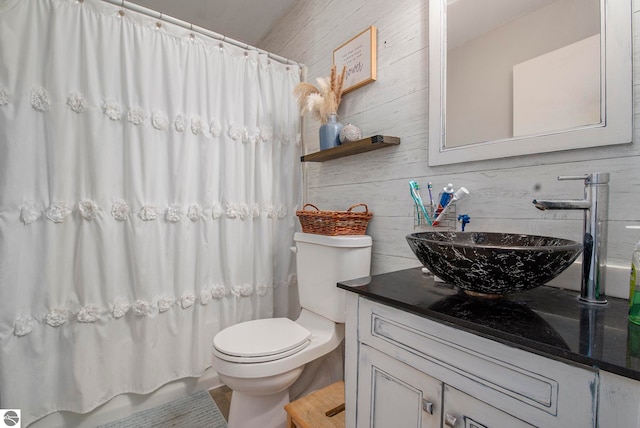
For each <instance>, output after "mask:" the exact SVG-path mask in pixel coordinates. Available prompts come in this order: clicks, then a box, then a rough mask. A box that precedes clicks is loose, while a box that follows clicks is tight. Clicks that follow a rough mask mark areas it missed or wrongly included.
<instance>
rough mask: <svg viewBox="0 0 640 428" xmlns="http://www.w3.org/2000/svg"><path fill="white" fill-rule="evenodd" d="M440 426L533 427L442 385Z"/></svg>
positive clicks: (456, 427) (479, 427)
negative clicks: (441, 419) (441, 418)
mask: <svg viewBox="0 0 640 428" xmlns="http://www.w3.org/2000/svg"><path fill="white" fill-rule="evenodd" d="M443 403H444V404H443V410H442V413H443V415H444V416H443V421H442V426H443V427H448V428H506V427H508V428H520V427H533V425H529V424H528V423H526V422H524V421H522V420H520V419H517V418H515V417H513V416H511V415H509V414H507V413H505V412H503V411H501V410H498V409H496V408H495V407H492V406H490V405H489V404H487V403H484V402H482V401H480V400H477V399H475V398H473V397H472V396H470V395H467V394H465V393H463V392H460V391H458V390H457V389H455V388H452V387H451V386H449V385H444V398H443Z"/></svg>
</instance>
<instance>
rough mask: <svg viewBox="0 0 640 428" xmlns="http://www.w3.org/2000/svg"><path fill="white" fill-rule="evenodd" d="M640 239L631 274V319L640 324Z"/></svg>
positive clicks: (632, 259) (632, 257)
mask: <svg viewBox="0 0 640 428" xmlns="http://www.w3.org/2000/svg"><path fill="white" fill-rule="evenodd" d="M639 280H640V241H638V242H637V243H636V247H635V250H634V251H633V254H632V255H631V275H630V276H629V321H631V322H632V323H634V324H638V325H640V283H639V282H638V281H639Z"/></svg>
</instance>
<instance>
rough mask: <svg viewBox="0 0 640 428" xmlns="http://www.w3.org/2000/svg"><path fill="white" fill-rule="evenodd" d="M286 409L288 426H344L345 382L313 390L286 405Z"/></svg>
mask: <svg viewBox="0 0 640 428" xmlns="http://www.w3.org/2000/svg"><path fill="white" fill-rule="evenodd" d="M284 409H285V410H286V411H287V428H323V427H327V428H344V382H336V383H333V384H331V385H329V386H327V387H326V388H322V389H321V390H319V391H315V392H312V393H311V394H309V395H307V396H305V397H302V398H300V399H298V400H296V401H293V402H291V403H289V404H287V405H285V406H284ZM327 413H329V414H332V413H333V414H334V415H333V416H328V415H327Z"/></svg>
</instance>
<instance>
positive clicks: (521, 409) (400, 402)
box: [345, 293, 599, 428]
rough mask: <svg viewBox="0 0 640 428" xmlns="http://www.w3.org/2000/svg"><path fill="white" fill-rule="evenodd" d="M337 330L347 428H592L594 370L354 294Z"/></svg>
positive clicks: (593, 416)
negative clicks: (341, 340) (342, 332)
mask: <svg viewBox="0 0 640 428" xmlns="http://www.w3.org/2000/svg"><path fill="white" fill-rule="evenodd" d="M346 329H347V337H346V368H347V370H346V379H345V380H346V383H345V385H346V386H345V388H346V394H347V397H348V399H347V415H346V417H347V420H346V421H347V426H349V427H385V428H387V427H390V428H404V427H454V428H463V427H464V428H483V427H484V428H489V427H491V428H501V427H505V428H517V427H530V426H536V427H545V428H547V427H549V428H550V427H562V428H567V427H580V428H583V427H595V426H596V425H597V423H596V413H597V412H596V408H597V404H598V397H597V395H598V391H599V385H598V379H599V378H598V372H597V371H596V370H590V369H586V368H583V367H578V366H575V365H571V364H567V363H563V362H560V361H557V360H553V359H549V358H545V357H542V356H540V355H537V354H533V353H530V352H527V351H524V350H521V349H517V348H514V347H510V346H506V345H504V344H502V343H499V342H496V341H493V340H489V339H486V338H484V337H481V336H479V335H476V334H472V333H469V332H466V331H463V330H461V329H459V328H455V327H453V326H451V325H447V324H446V323H445V322H437V321H433V320H431V319H427V318H425V317H421V316H418V315H414V314H412V313H409V312H405V311H403V310H401V309H397V308H393V307H391V306H387V305H383V304H380V303H377V302H374V301H372V300H369V299H367V298H366V297H363V296H360V295H358V294H354V293H347V324H346ZM354 404H355V405H354Z"/></svg>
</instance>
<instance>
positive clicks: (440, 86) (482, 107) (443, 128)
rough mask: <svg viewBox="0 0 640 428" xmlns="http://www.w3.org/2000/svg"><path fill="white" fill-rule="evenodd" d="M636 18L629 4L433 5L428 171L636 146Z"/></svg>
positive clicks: (452, 1)
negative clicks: (471, 163)
mask: <svg viewBox="0 0 640 428" xmlns="http://www.w3.org/2000/svg"><path fill="white" fill-rule="evenodd" d="M478 7H479V9H477V8H478ZM631 19H632V9H631V0H482V1H480V0H430V1H429V165H432V166H433V165H446V164H452V163H459V162H469V161H477V160H485V159H495V158H504V157H511V156H519V155H528V154H535V153H546V152H555V151H561V150H570V149H578V148H586V147H597V146H606V145H613V144H623V143H630V142H631V140H632V127H633V117H632V114H633V97H632V47H631V43H632V35H631Z"/></svg>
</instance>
